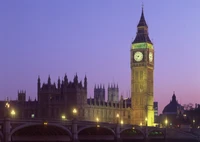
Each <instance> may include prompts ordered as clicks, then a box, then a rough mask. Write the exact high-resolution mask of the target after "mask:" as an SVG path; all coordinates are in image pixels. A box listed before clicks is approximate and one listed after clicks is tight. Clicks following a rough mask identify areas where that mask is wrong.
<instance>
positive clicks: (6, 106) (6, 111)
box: [4, 102, 10, 118]
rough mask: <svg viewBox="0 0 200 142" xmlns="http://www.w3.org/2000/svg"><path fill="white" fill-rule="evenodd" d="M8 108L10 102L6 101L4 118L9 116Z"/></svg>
mask: <svg viewBox="0 0 200 142" xmlns="http://www.w3.org/2000/svg"><path fill="white" fill-rule="evenodd" d="M9 109H10V104H9V102H6V104H5V111H4V116H5V118H9Z"/></svg>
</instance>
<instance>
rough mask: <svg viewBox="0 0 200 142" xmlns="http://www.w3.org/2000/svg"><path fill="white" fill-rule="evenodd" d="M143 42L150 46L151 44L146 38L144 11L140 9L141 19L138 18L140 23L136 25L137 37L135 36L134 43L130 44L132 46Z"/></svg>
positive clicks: (146, 29) (146, 28)
mask: <svg viewBox="0 0 200 142" xmlns="http://www.w3.org/2000/svg"><path fill="white" fill-rule="evenodd" d="M143 42H146V43H150V44H152V42H151V40H150V38H149V36H148V25H147V23H146V20H145V17H144V10H143V7H142V14H141V17H140V21H139V23H138V25H137V35H136V37H135V39H134V41H133V42H132V44H134V43H143Z"/></svg>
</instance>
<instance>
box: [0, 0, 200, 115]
mask: <svg viewBox="0 0 200 142" xmlns="http://www.w3.org/2000/svg"><path fill="white" fill-rule="evenodd" d="M143 3H144V14H145V18H146V22H147V24H148V26H149V35H150V38H151V39H152V41H153V43H154V49H155V72H154V100H155V101H158V102H159V112H162V110H163V107H164V106H165V105H167V104H168V103H169V101H170V100H171V97H172V95H173V91H175V93H176V96H177V99H178V101H179V103H181V104H187V103H200V99H199V98H200V97H199V95H200V62H199V61H200V15H199V14H200V8H199V6H200V1H199V0H184V1H183V0H176V1H175V0H166V1H163V0H143ZM141 7H142V1H141V0H65V1H61V0H60V1H58V0H56V1H51V0H37V1H36V0H34V1H33V0H32V1H31V0H29V1H28V0H20V1H1V2H0V99H1V100H5V99H6V97H9V98H11V99H16V98H17V91H18V90H26V93H27V98H28V96H30V97H31V98H32V99H34V98H35V97H36V93H37V92H36V87H37V77H38V76H40V77H41V82H42V83H43V82H47V79H48V75H51V79H52V82H54V81H55V82H57V79H58V77H59V76H60V77H61V78H63V77H64V75H65V73H66V74H67V76H68V78H69V80H72V79H73V77H74V75H75V74H76V73H77V74H78V77H79V80H83V79H84V76H85V74H86V75H87V77H88V97H90V96H93V88H94V85H95V84H100V83H101V84H104V85H105V86H106V88H107V86H108V83H116V84H117V83H118V85H119V89H120V95H121V94H124V97H126V96H127V92H129V91H130V82H131V80H130V75H131V74H130V73H131V69H130V46H131V42H132V41H133V39H134V38H135V36H136V30H137V29H136V26H137V24H138V22H139V19H140V16H141Z"/></svg>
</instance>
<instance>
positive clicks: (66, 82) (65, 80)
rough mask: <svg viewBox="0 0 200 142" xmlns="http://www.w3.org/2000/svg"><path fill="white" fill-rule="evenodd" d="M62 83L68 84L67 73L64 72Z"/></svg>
mask: <svg viewBox="0 0 200 142" xmlns="http://www.w3.org/2000/svg"><path fill="white" fill-rule="evenodd" d="M64 83H65V84H68V79H67V75H66V74H65V77H64Z"/></svg>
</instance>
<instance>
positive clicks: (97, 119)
mask: <svg viewBox="0 0 200 142" xmlns="http://www.w3.org/2000/svg"><path fill="white" fill-rule="evenodd" d="M96 121H97V127H100V125H99V124H98V122H99V118H98V117H97V118H96Z"/></svg>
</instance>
